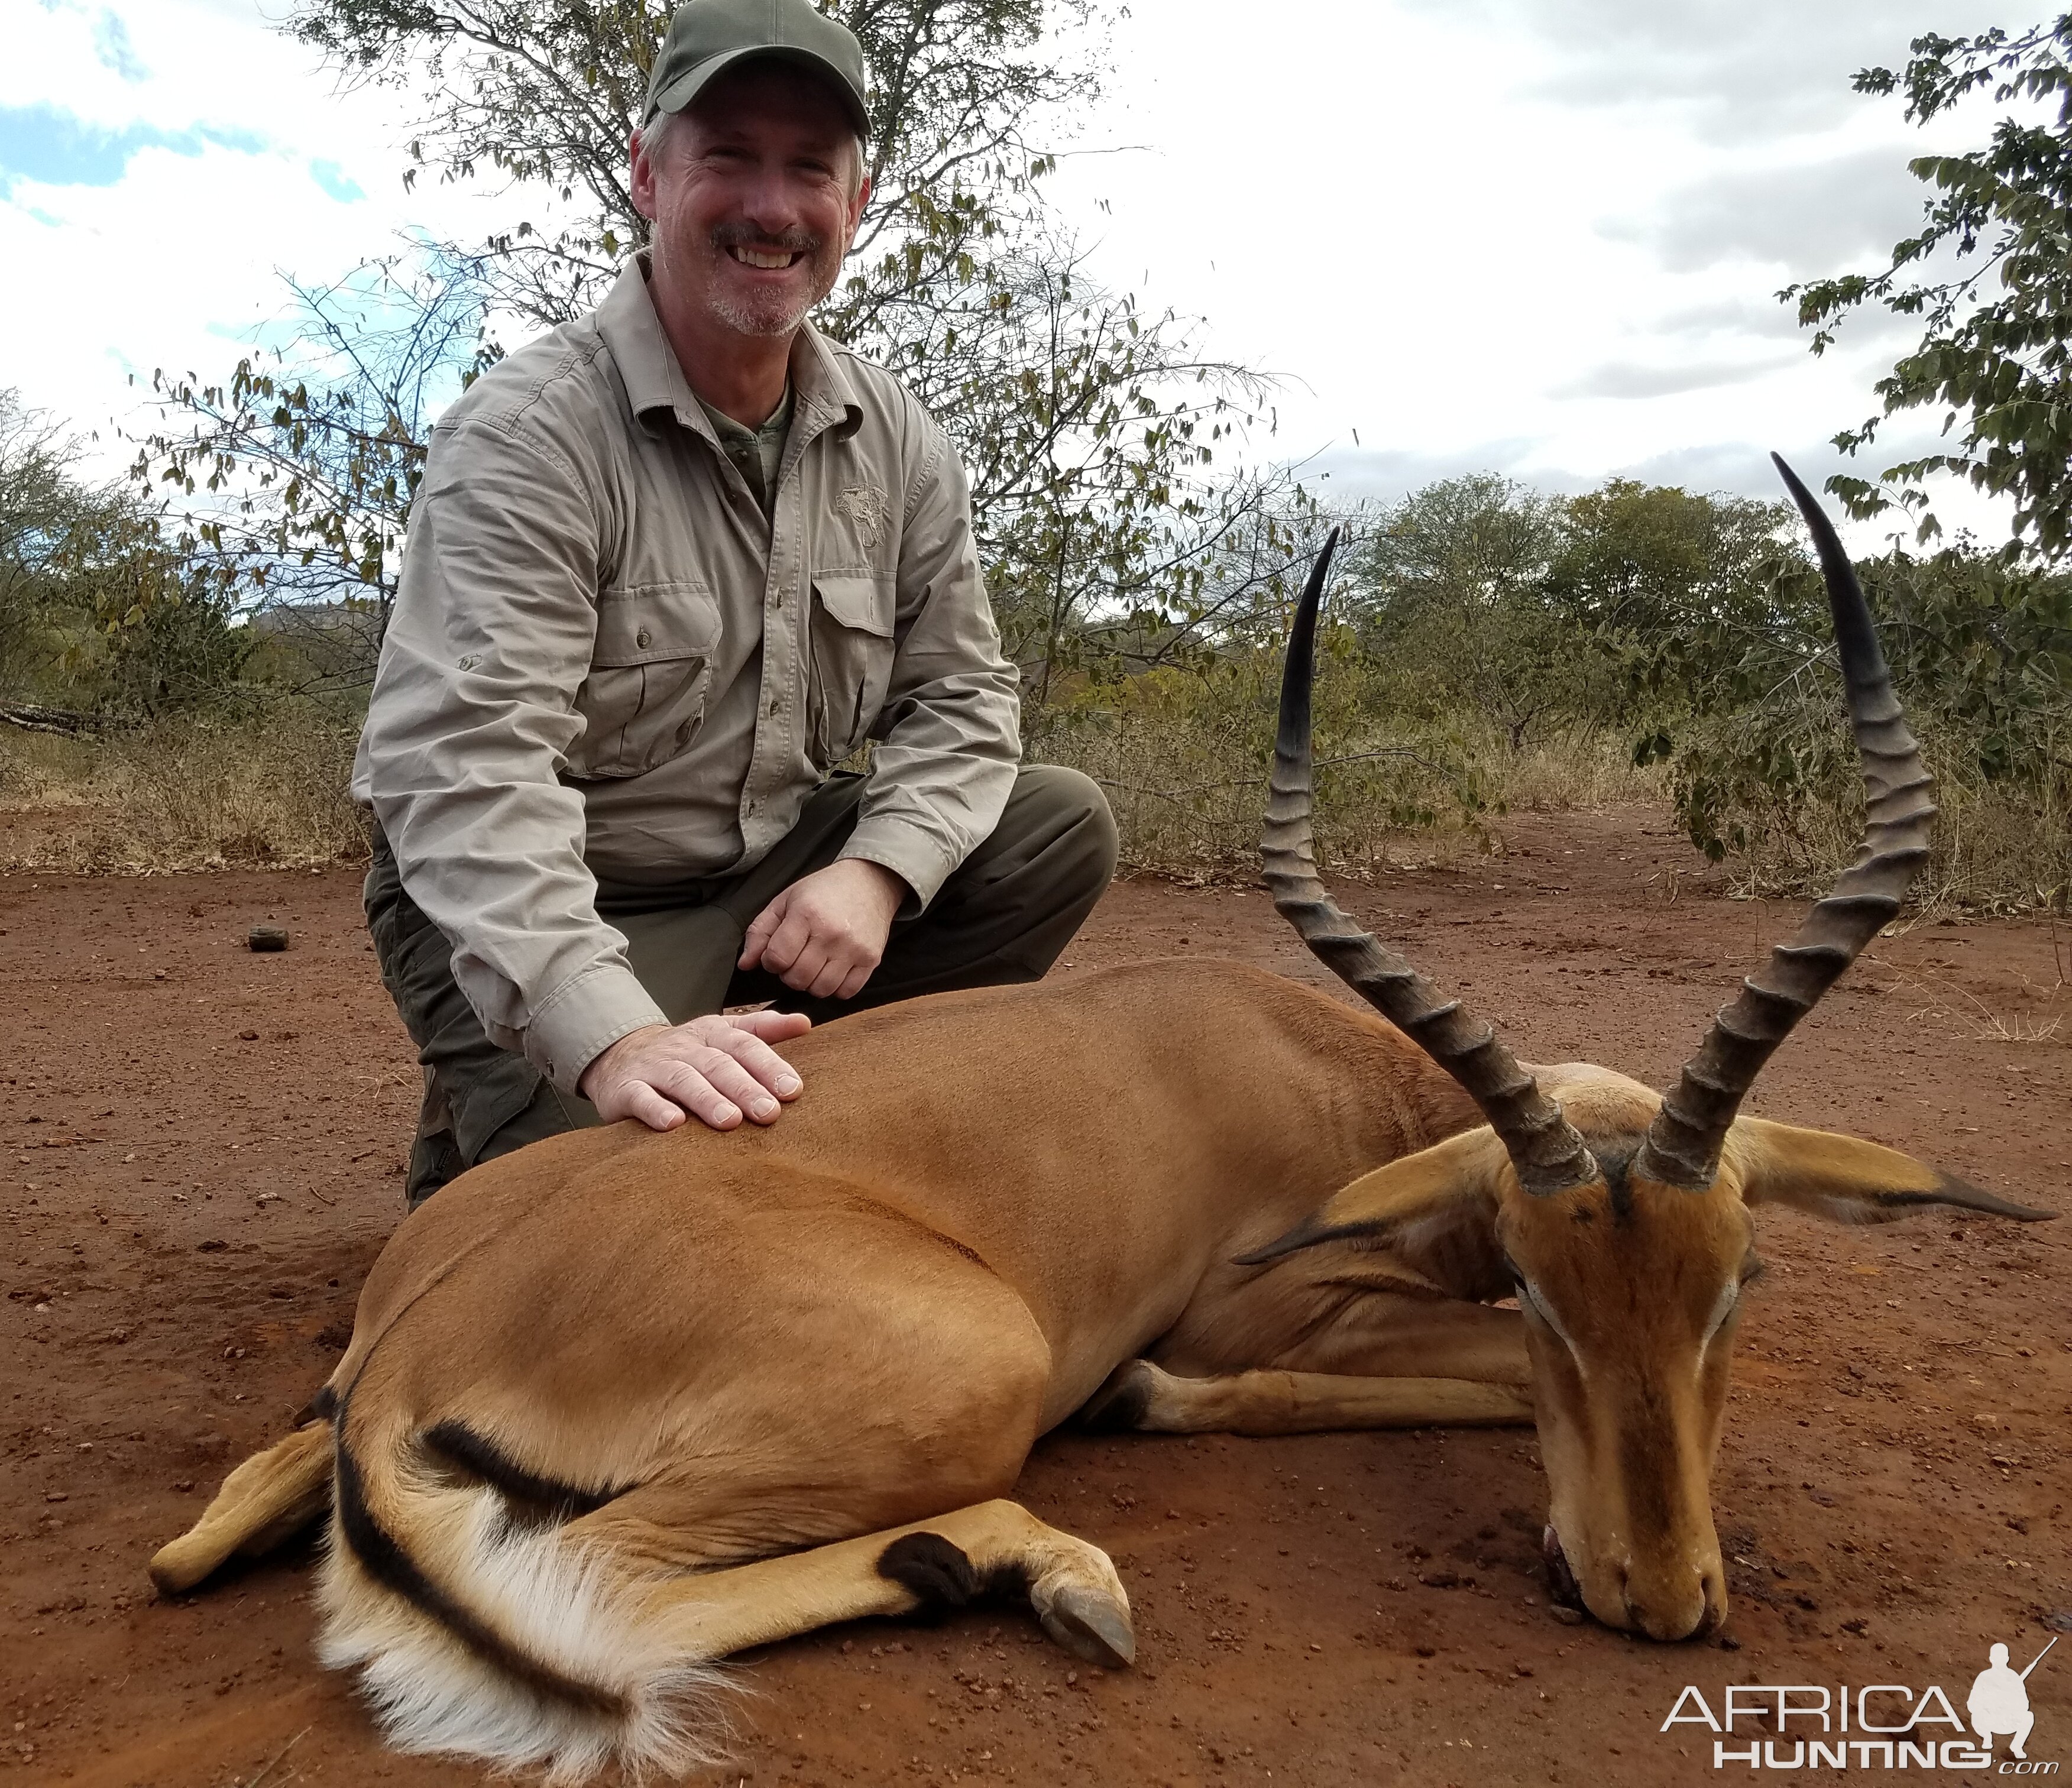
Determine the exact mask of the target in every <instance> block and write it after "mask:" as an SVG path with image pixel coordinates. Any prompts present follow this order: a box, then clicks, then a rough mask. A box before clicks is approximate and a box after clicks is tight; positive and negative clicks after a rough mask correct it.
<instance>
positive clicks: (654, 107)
mask: <svg viewBox="0 0 2072 1788" xmlns="http://www.w3.org/2000/svg"><path fill="white" fill-rule="evenodd" d="M757 58H762V59H763V60H767V61H771V62H788V63H790V64H791V65H792V67H794V68H801V69H804V71H805V72H807V73H808V74H812V75H817V76H820V80H822V82H823V83H824V84H826V85H827V86H828V87H829V88H833V92H834V95H835V97H836V98H837V99H838V100H840V101H841V103H842V109H843V110H844V111H845V112H847V113H849V122H850V123H851V124H853V125H855V126H856V133H857V135H858V136H859V137H863V138H869V136H870V113H868V112H866V111H865V109H864V105H863V101H861V100H860V99H858V98H857V95H856V89H855V88H853V87H851V86H850V85H849V79H848V77H847V76H845V75H844V74H843V73H842V72H841V69H839V68H837V67H836V66H835V65H834V64H833V63H832V62H830V61H828V59H827V58H826V57H825V56H821V55H814V54H813V52H812V51H811V50H797V49H793V48H791V47H788V46H787V45H783V44H775V43H751V44H750V45H748V46H747V47H746V48H744V49H739V50H726V51H722V52H721V53H720V54H719V55H715V56H708V57H706V58H705V60H704V61H703V62H701V63H699V64H697V65H696V66H695V67H693V68H687V69H685V71H684V72H683V73H681V74H680V75H679V76H676V79H675V80H672V81H671V82H670V83H669V84H668V86H667V87H665V88H663V89H662V91H661V92H659V93H657V94H656V96H655V98H654V101H653V103H652V104H651V105H649V106H648V117H651V118H652V117H654V116H655V114H656V113H658V112H680V111H682V110H683V109H684V108H685V106H687V105H689V104H690V103H691V101H693V100H694V99H696V98H697V97H698V95H699V94H700V93H701V92H704V91H705V88H706V86H707V85H708V84H709V83H710V82H711V81H712V80H713V79H714V78H715V77H716V76H720V75H723V74H725V73H726V71H727V70H728V69H730V68H734V67H737V66H738V65H739V64H742V63H743V62H749V61H753V60H756V59H757Z"/></svg>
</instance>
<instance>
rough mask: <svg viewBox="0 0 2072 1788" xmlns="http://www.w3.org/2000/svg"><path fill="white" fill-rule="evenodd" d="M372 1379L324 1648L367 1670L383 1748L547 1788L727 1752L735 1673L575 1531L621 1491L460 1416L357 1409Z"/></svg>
mask: <svg viewBox="0 0 2072 1788" xmlns="http://www.w3.org/2000/svg"><path fill="white" fill-rule="evenodd" d="M367 1388H368V1387H366V1386H365V1384H364V1383H363V1384H362V1385H361V1386H360V1387H356V1393H355V1395H353V1396H352V1397H349V1398H348V1399H347V1400H346V1402H345V1404H343V1405H342V1406H341V1407H340V1408H339V1412H338V1418H337V1424H336V1427H337V1441H336V1479H335V1493H336V1494H335V1507H334V1510H333V1513H332V1518H331V1543H330V1546H329V1548H328V1556H327V1560H326V1561H325V1566H324V1571H323V1580H322V1585H321V1589H320V1591H319V1604H320V1606H321V1608H322V1611H323V1634H322V1637H321V1638H320V1639H319V1645H318V1653H319V1656H320V1657H321V1658H322V1659H323V1662H324V1663H326V1664H327V1665H328V1666H330V1667H331V1668H333V1669H356V1670H357V1671H360V1685H361V1687H362V1690H363V1691H364V1693H365V1694H366V1696H367V1697H368V1700H369V1702H370V1703H371V1704H372V1707H373V1709H374V1712H375V1714H376V1718H377V1719H378V1720H380V1724H381V1726H382V1728H383V1731H384V1733H385V1735H386V1736H387V1737H388V1739H389V1741H390V1742H391V1743H392V1744H393V1745H396V1746H397V1747H398V1748H399V1749H402V1750H405V1751H414V1752H421V1753H426V1752H429V1753H458V1754H461V1755H464V1756H467V1757H475V1758H479V1759H481V1760H483V1761H487V1762H489V1763H491V1764H493V1765H497V1766H499V1767H500V1768H502V1769H504V1770H518V1769H528V1770H532V1769H537V1770H541V1771H543V1772H544V1775H545V1780H546V1782H549V1784H560V1783H569V1782H582V1781H586V1780H587V1779H589V1778H590V1777H592V1776H594V1775H595V1774H598V1773H599V1772H601V1771H602V1770H605V1769H606V1768H607V1767H609V1766H611V1765H617V1767H618V1768H619V1770H621V1771H623V1773H624V1774H625V1775H626V1776H627V1778H629V1779H631V1780H634V1781H639V1780H640V1779H642V1778H644V1777H646V1776H648V1775H650V1774H656V1775H660V1776H662V1777H664V1778H672V1779H673V1778H676V1777H677V1776H680V1775H681V1774H683V1773H684V1772H685V1771H686V1770H694V1769H697V1768H700V1767H702V1766H705V1765H709V1764H711V1763H713V1762H714V1761H717V1759H718V1757H720V1756H721V1755H722V1741H724V1739H725V1737H726V1721H725V1720H724V1718H723V1716H722V1710H721V1708H719V1706H718V1704H717V1703H718V1697H717V1693H716V1691H717V1690H718V1689H719V1687H721V1686H722V1683H723V1682H724V1680H725V1677H724V1673H723V1672H722V1671H721V1670H719V1669H718V1668H717V1667H716V1665H715V1664H714V1663H713V1661H712V1660H711V1659H707V1658H703V1657H700V1656H698V1655H697V1650H696V1646H695V1642H694V1640H693V1639H692V1638H691V1637H690V1636H689V1635H688V1634H686V1633H685V1631H684V1630H683V1622H682V1620H681V1618H680V1617H677V1618H675V1619H672V1618H671V1617H668V1615H666V1614H664V1613H662V1611H661V1610H660V1609H659V1608H657V1607H656V1605H654V1604H653V1603H652V1601H651V1600H650V1599H649V1597H648V1595H647V1594H646V1593H644V1592H645V1589H646V1587H647V1583H643V1576H642V1573H640V1572H639V1571H638V1570H636V1569H635V1568H630V1567H629V1564H628V1561H627V1559H626V1558H625V1556H623V1554H622V1553H620V1552H619V1551H618V1550H617V1548H614V1547H612V1546H611V1545H610V1544H609V1543H606V1542H605V1541H604V1540H602V1539H601V1538H595V1537H590V1538H585V1537H579V1536H578V1535H577V1534H576V1533H574V1532H573V1531H571V1530H570V1527H569V1522H570V1521H571V1520H572V1519H576V1518H579V1517H580V1516H581V1515H584V1514H586V1513H588V1512H590V1511H592V1510H594V1508H596V1507H598V1506H601V1504H602V1502H604V1501H606V1500H607V1499H608V1498H607V1496H606V1495H605V1494H597V1493H594V1492H589V1491H585V1490H579V1489H575V1488H573V1487H570V1486H561V1485H557V1484H553V1483H550V1482H545V1480H543V1479H541V1478H538V1477H537V1476H536V1475H534V1474H532V1473H529V1472H528V1471H527V1470H525V1469H524V1467H523V1466H522V1465H520V1464H517V1463H516V1462H514V1461H511V1460H510V1459H509V1458H508V1457H506V1456H505V1455H504V1453H502V1452H501V1451H500V1449H499V1448H498V1447H497V1446H496V1445H495V1443H494V1442H493V1441H488V1440H486V1439H484V1438H483V1437H481V1436H480V1435H479V1434H477V1433H476V1432H474V1431H472V1430H471V1429H469V1428H465V1427H463V1426H461V1425H460V1424H455V1423H451V1422H446V1423H442V1424H438V1425H437V1426H435V1427H433V1428H430V1429H427V1430H421V1429H420V1428H418V1427H417V1424H415V1423H414V1422H413V1421H412V1420H410V1419H409V1417H407V1416H404V1415H402V1414H401V1413H400V1412H397V1409H396V1408H395V1406H394V1405H393V1404H388V1403H386V1402H385V1400H384V1401H382V1402H380V1403H378V1404H376V1412H375V1413H372V1414H371V1415H368V1416H360V1413H359V1412H358V1411H357V1410H356V1408H354V1407H353V1405H354V1404H356V1403H359V1404H370V1403H376V1400H372V1399H369V1398H368V1397H367V1396H366V1391H367ZM648 1583H652V1573H651V1574H649V1576H648Z"/></svg>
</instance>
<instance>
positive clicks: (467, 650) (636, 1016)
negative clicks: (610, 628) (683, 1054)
mask: <svg viewBox="0 0 2072 1788" xmlns="http://www.w3.org/2000/svg"><path fill="white" fill-rule="evenodd" d="M603 482H604V481H603V480H602V479H600V478H599V477H598V475H597V473H596V471H595V470H594V468H585V467H579V466H578V463H577V462H576V460H575V458H574V457H572V456H571V455H570V454H568V453H566V452H564V451H559V450H556V448H555V447H554V446H553V444H552V443H551V442H542V441H540V440H538V439H528V438H520V436H518V435H517V434H514V433H513V432H512V431H510V430H507V429H505V428H504V427H501V426H499V425H496V424H495V423H494V422H492V421H483V420H469V421H465V422H463V423H462V424H461V425H458V427H454V428H447V427H445V426H442V427H441V428H440V429H438V430H435V431H434V435H433V438H432V442H431V446H430V454H429V457H428V459H427V462H426V475H425V479H424V483H423V484H422V485H421V487H420V489H419V491H418V492H417V499H416V501H415V503H414V504H413V506H412V509H411V516H410V538H409V550H408V552H407V553H406V554H405V562H404V569H403V574H402V578H401V585H400V587H399V589H398V590H397V598H396V606H395V609H394V611H393V614H392V615H391V617H390V620H389V629H388V632H387V635H386V637H385V638H384V641H383V643H382V650H381V658H380V668H379V670H378V672H377V673H376V680H375V687H374V691H373V695H372V700H371V701H370V703H369V706H368V719H367V724H366V727H365V730H364V732H363V734H362V735H361V740H360V754H359V761H358V763H357V765H356V771H355V778H354V791H355V793H356V795H359V797H360V799H363V800H364V801H366V802H367V803H368V804H370V805H371V806H372V808H373V811H374V815H375V817H376V820H378V821H379V823H380V827H381V830H382V832H383V833H384V836H386V838H387V839H388V841H389V848H390V849H392V850H393V852H394V853H395V855H396V860H397V869H398V870H399V872H400V873H401V878H402V882H403V885H404V886H405V888H406V889H408V890H409V894H410V897H411V898H412V899H413V900H414V901H415V902H417V905H418V906H420V907H421V909H422V910H423V911H424V913H425V914H426V917H428V918H429V919H430V920H431V921H432V922H433V923H434V924H435V925H437V926H438V928H439V929H440V931H442V932H443V933H444V934H445V935H446V938H447V939H448V940H449V941H450V943H452V944H453V947H454V955H453V969H454V979H455V980H456V981H457V982H458V984H459V986H460V989H461V991H462V992H463V993H464V994H465V995H466V996H467V1000H468V1001H469V1003H470V1004H471V1005H472V1006H473V1007H474V1008H475V1011H476V1013H477V1014H478V1015H479V1017H481V1019H482V1021H483V1028H484V1029H485V1030H486V1031H487V1033H488V1035H489V1037H490V1039H491V1042H495V1044H497V1045H498V1046H499V1047H500V1048H504V1049H509V1050H517V1051H520V1052H522V1053H523V1054H524V1055H525V1057H526V1058H528V1060H529V1061H531V1062H532V1064H533V1065H534V1066H535V1067H537V1068H538V1069H539V1070H540V1071H541V1072H542V1073H543V1074H545V1075H547V1076H548V1077H549V1079H552V1080H553V1082H554V1083H555V1084H556V1085H557V1086H559V1087H562V1088H564V1089H565V1090H567V1091H570V1092H574V1091H575V1090H576V1083H577V1082H578V1079H580V1078H581V1076H582V1072H583V1070H584V1069H585V1068H586V1067H588V1066H589V1064H590V1062H591V1061H592V1060H593V1059H594V1058H595V1057H596V1055H597V1054H598V1052H599V1051H600V1050H602V1049H604V1048H605V1047H606V1046H607V1045H609V1044H611V1043H612V1042H615V1041H616V1040H617V1039H618V1038H620V1037H623V1036H624V1035H626V1034H627V1033H628V1032H629V1031H631V1030H637V1029H639V1027H640V1026H643V1025H653V1024H662V1023H664V1022H666V1020H665V1019H664V1017H663V1014H662V1013H661V1011H660V1008H659V1007H657V1006H656V1003H655V1001H653V1000H652V998H651V997H649V995H648V993H647V991H646V989H644V988H643V987H642V986H641V984H640V983H639V980H638V979H637V978H636V977H635V975H634V973H633V970H632V968H631V965H630V964H629V963H628V961H627V950H626V939H624V937H623V935H621V934H620V933H619V932H618V931H615V930H613V929H612V927H610V926H608V925H606V923H604V922H603V921H602V919H599V918H598V912H597V905H596V897H597V883H596V881H595V878H594V877H593V875H592V874H591V873H590V869H588V868H587V867H586V865H585V863H584V858H583V846H584V839H585V830H586V822H585V812H584V801H583V796H582V793H581V791H579V790H578V789H574V788H571V787H566V786H565V785H564V784H563V783H561V780H560V776H561V771H562V769H563V767H564V766H565V762H566V761H567V754H568V751H569V747H570V746H571V744H572V743H573V742H574V741H575V739H576V738H578V736H579V735H580V734H581V733H582V730H583V721H582V717H581V716H580V715H579V714H578V713H577V712H576V709H575V707H574V697H575V693H576V691H577V690H578V688H579V687H580V686H581V684H582V681H583V680H584V677H585V676H586V674H587V673H588V671H589V668H590V655H591V651H592V647H593V643H594V639H595V636H596V632H597V604H596V598H597V591H598V587H599V582H600V572H601V569H602V560H603V558H604V557H605V550H606V549H605V547H604V545H603V542H604V540H605V538H606V528H607V527H608V525H609V517H610V510H611V500H612V499H611V494H610V492H609V491H607V490H606V489H604V488H603V487H602V485H603Z"/></svg>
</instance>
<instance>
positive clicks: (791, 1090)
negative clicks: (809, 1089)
mask: <svg viewBox="0 0 2072 1788" xmlns="http://www.w3.org/2000/svg"><path fill="white" fill-rule="evenodd" d="M785 1016H786V1017H804V1016H805V1014H804V1013H786V1014H785ZM809 1022H810V1021H809ZM715 1046H716V1047H717V1048H720V1049H723V1050H726V1052H727V1054H730V1056H732V1057H733V1058H734V1060H735V1061H736V1062H738V1063H740V1064H741V1066H742V1068H743V1069H744V1070H745V1071H746V1072H747V1073H749V1074H750V1075H753V1076H754V1079H755V1080H756V1082H757V1083H758V1084H759V1085H760V1086H763V1087H768V1088H769V1090H770V1091H771V1092H774V1093H775V1094H776V1095H777V1096H778V1097H779V1099H796V1097H797V1096H798V1094H799V1086H800V1081H799V1071H798V1070H797V1069H796V1068H795V1067H792V1066H791V1063H789V1062H787V1061H786V1060H785V1059H784V1058H783V1056H781V1055H779V1054H778V1053H777V1052H776V1050H774V1049H772V1048H771V1046H769V1045H768V1044H767V1043H766V1042H763V1039H762V1038H760V1037H758V1036H756V1035H755V1034H754V1033H753V1032H751V1031H749V1030H742V1029H737V1030H734V1031H733V1032H732V1033H731V1034H728V1035H725V1036H722V1037H721V1038H718V1039H717V1042H716V1044H715ZM750 1115H751V1116H752V1115H754V1114H753V1108H752V1107H751V1108H750Z"/></svg>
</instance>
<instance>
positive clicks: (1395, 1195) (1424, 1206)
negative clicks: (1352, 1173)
mask: <svg viewBox="0 0 2072 1788" xmlns="http://www.w3.org/2000/svg"><path fill="white" fill-rule="evenodd" d="M1509 1167H1510V1163H1509V1161H1507V1158H1506V1157H1505V1155H1504V1152H1503V1144H1502V1143H1500V1142H1498V1141H1497V1139H1496V1135H1495V1132H1494V1131H1491V1130H1490V1129H1488V1128H1482V1129H1477V1130H1470V1131H1468V1132H1466V1134H1465V1135H1461V1136H1457V1137H1448V1138H1447V1140H1446V1141H1444V1142H1441V1143H1438V1144H1437V1145H1434V1146H1433V1147H1432V1148H1429V1149H1422V1150H1420V1152H1419V1153H1416V1154H1414V1155H1406V1156H1404V1157H1403V1159H1402V1160H1400V1161H1391V1162H1390V1163H1389V1164H1388V1165H1387V1166H1386V1167H1377V1168H1376V1169H1375V1170H1374V1171H1373V1172H1372V1173H1371V1174H1362V1175H1361V1176H1360V1178H1358V1179H1356V1180H1355V1181H1354V1182H1352V1184H1351V1185H1350V1186H1346V1187H1345V1188H1344V1189H1343V1190H1342V1191H1339V1192H1338V1193H1336V1194H1334V1195H1333V1196H1332V1197H1331V1198H1330V1199H1329V1200H1328V1201H1327V1202H1326V1204H1325V1206H1324V1207H1323V1209H1322V1210H1319V1211H1318V1213H1317V1214H1316V1215H1314V1216H1312V1217H1305V1218H1304V1219H1302V1221H1301V1223H1297V1225H1296V1226H1295V1227H1293V1229H1291V1230H1289V1231H1288V1232H1287V1234H1285V1235H1282V1236H1281V1237H1280V1238H1279V1239H1276V1240H1275V1241H1272V1242H1269V1243H1267V1244H1266V1246H1265V1247H1262V1248H1258V1249H1255V1250H1254V1251H1253V1252H1252V1253H1250V1254H1240V1255H1239V1256H1237V1258H1236V1260H1235V1263H1234V1264H1236V1265H1238V1266H1241V1267H1254V1266H1265V1265H1267V1264H1269V1263H1270V1262H1272V1261H1275V1260H1280V1259H1281V1258H1282V1257H1283V1256H1286V1255H1289V1254H1294V1253H1297V1252H1300V1251H1301V1250H1302V1249H1304V1248H1312V1247H1322V1246H1323V1245H1325V1244H1326V1243H1342V1244H1345V1245H1346V1246H1347V1247H1350V1248H1352V1249H1353V1250H1355V1252H1359V1253H1361V1254H1385V1255H1387V1256H1389V1258H1390V1260H1392V1262H1394V1263H1396V1264H1400V1265H1401V1266H1402V1267H1404V1268H1408V1271H1409V1272H1411V1273H1412V1275H1414V1276H1416V1278H1418V1279H1421V1280H1425V1281H1426V1282H1427V1283H1429V1284H1430V1285H1431V1286H1432V1288H1433V1289H1434V1290H1435V1291H1438V1292H1442V1293H1444V1294H1445V1296H1447V1297H1478V1296H1481V1295H1483V1289H1482V1288H1483V1287H1484V1286H1485V1285H1486V1283H1487V1282H1488V1281H1490V1280H1491V1279H1492V1277H1494V1278H1495V1279H1497V1280H1502V1281H1503V1284H1506V1285H1507V1284H1509V1280H1508V1279H1507V1277H1506V1276H1504V1274H1503V1272H1502V1271H1501V1264H1502V1257H1501V1254H1500V1252H1499V1250H1498V1247H1497V1243H1496V1211H1497V1200H1498V1197H1499V1196H1500V1195H1501V1191H1502V1185H1503V1176H1504V1174H1506V1173H1507V1171H1508V1170H1509Z"/></svg>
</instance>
